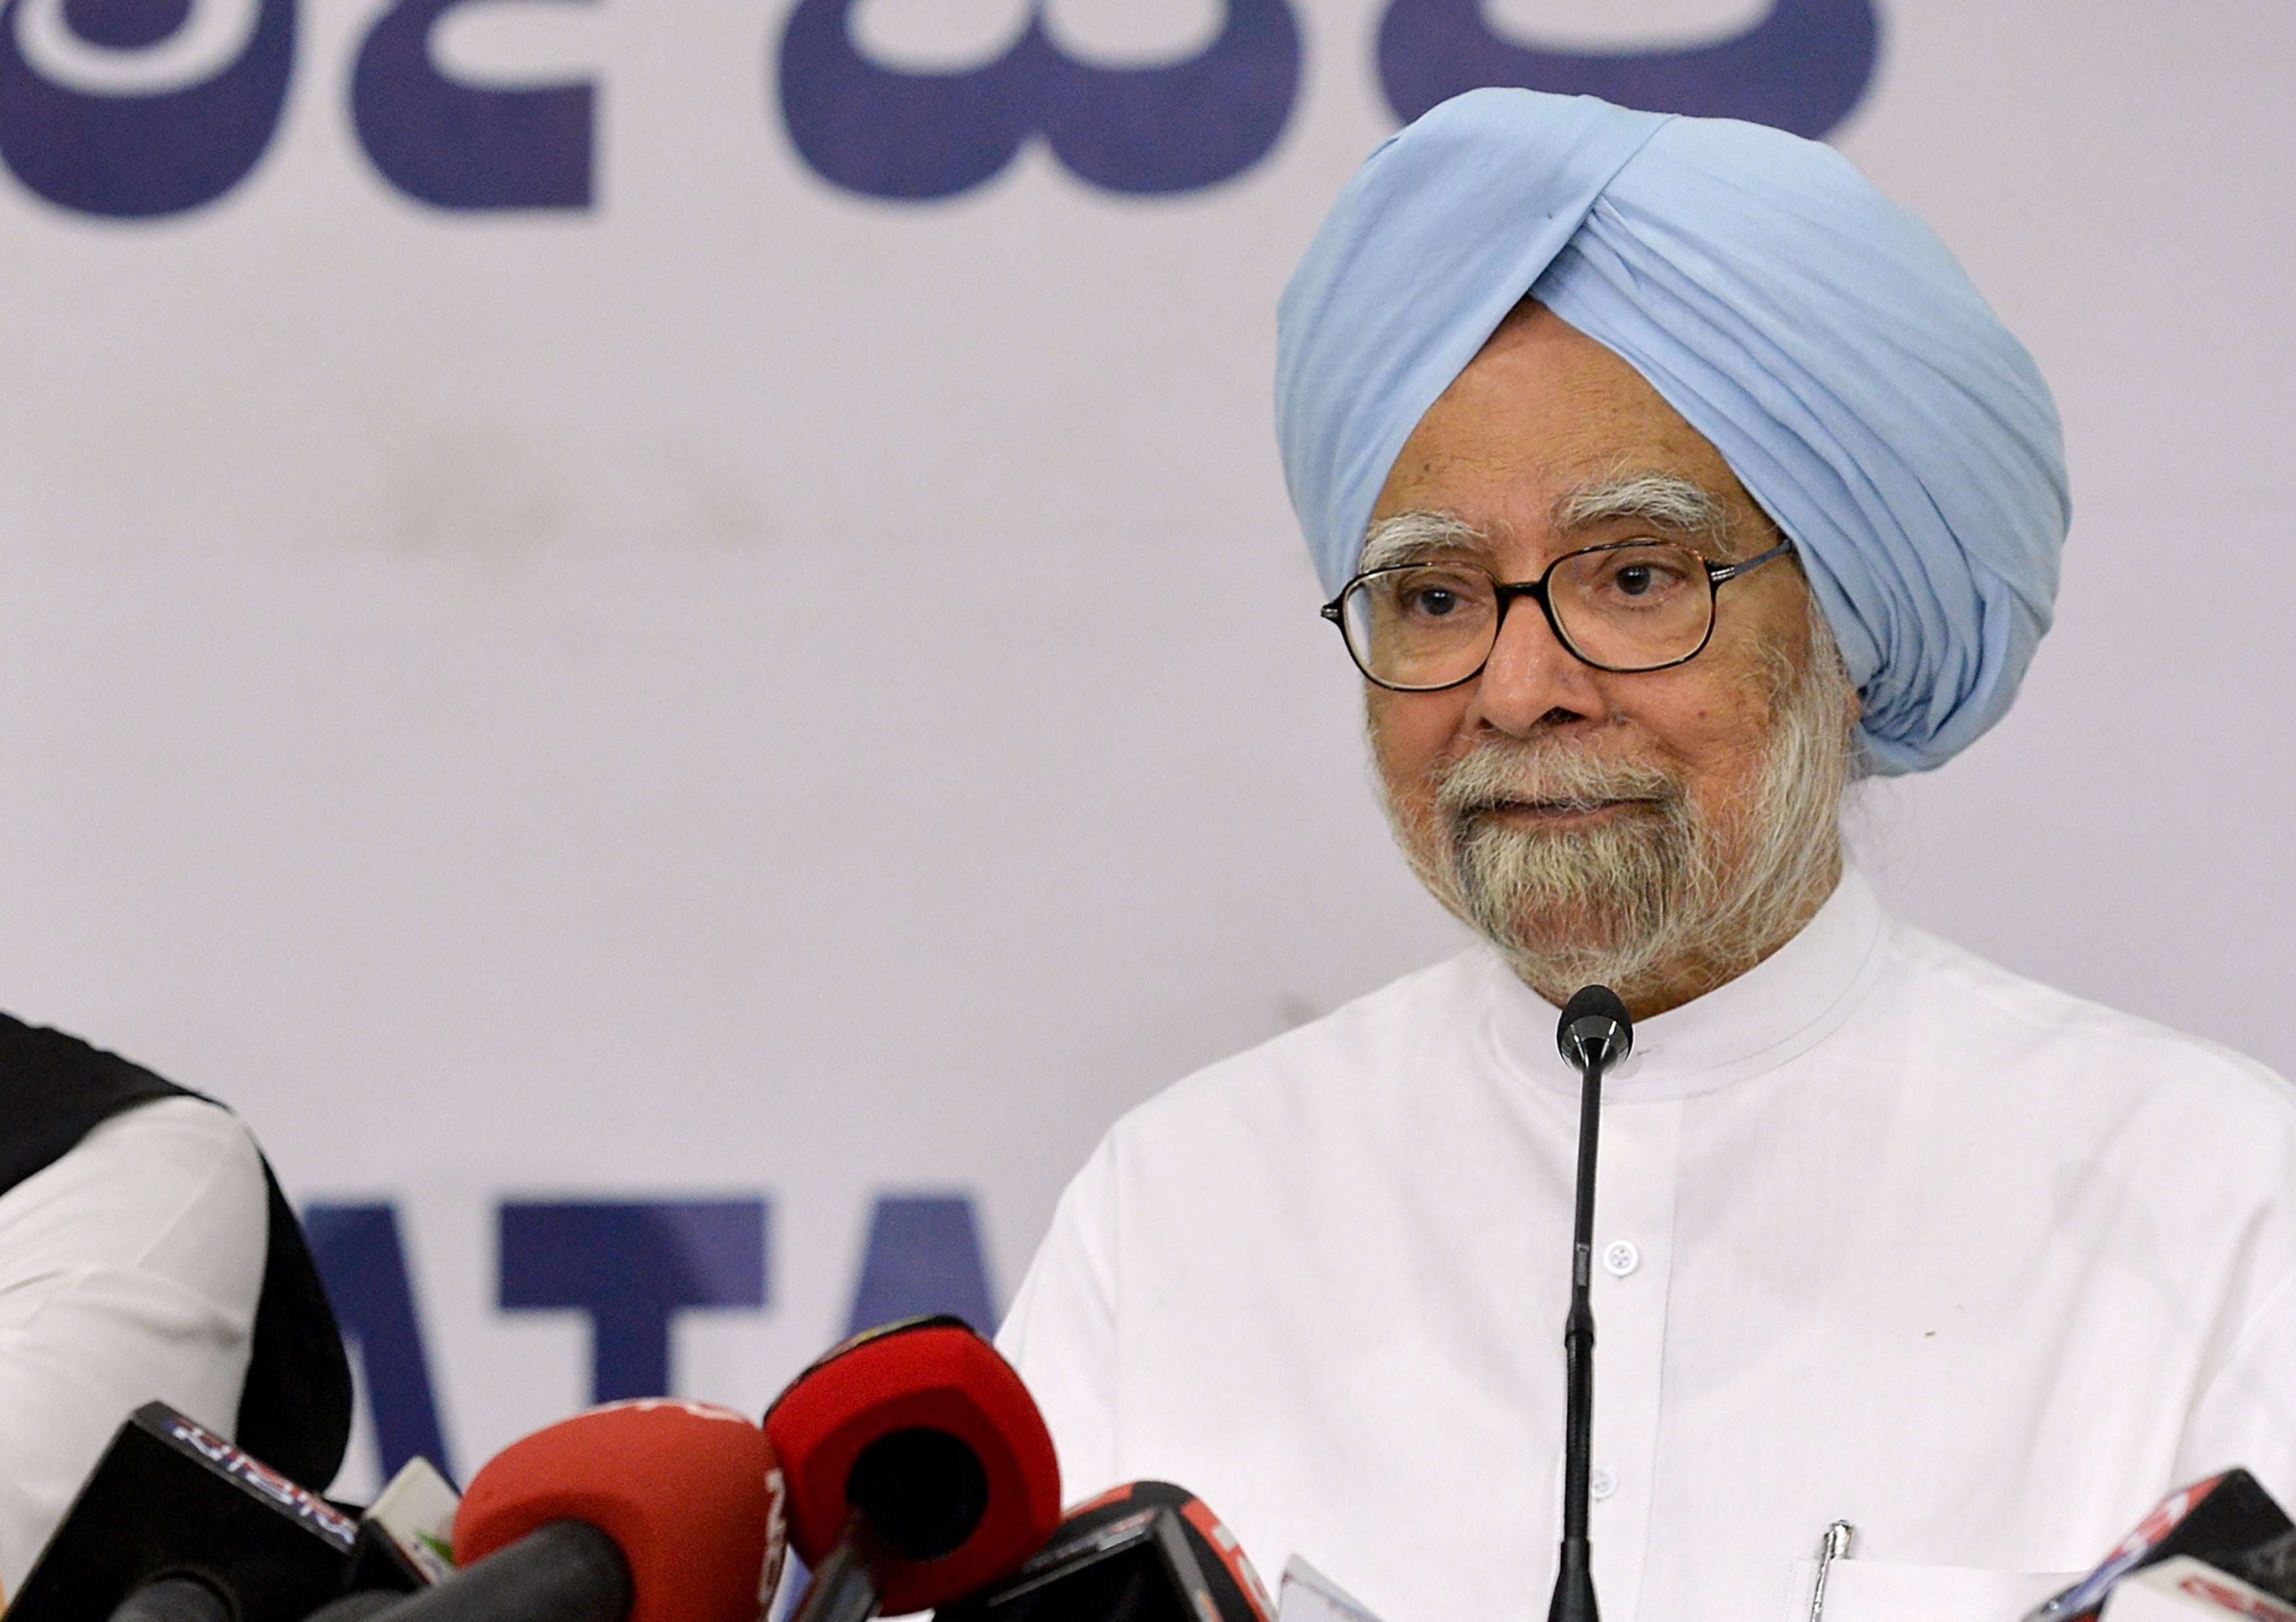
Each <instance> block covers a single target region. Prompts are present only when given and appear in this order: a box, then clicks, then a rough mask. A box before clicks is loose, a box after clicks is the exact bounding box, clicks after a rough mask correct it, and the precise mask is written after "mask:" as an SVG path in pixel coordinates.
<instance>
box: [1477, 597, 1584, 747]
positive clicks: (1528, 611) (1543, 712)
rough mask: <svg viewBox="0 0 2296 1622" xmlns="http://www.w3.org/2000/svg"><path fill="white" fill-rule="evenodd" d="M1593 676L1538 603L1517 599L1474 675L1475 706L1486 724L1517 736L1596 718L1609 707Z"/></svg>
mask: <svg viewBox="0 0 2296 1622" xmlns="http://www.w3.org/2000/svg"><path fill="white" fill-rule="evenodd" d="M1595 675H1596V673H1595V668H1594V667H1592V666H1591V665H1588V664H1587V663H1585V662H1584V661H1583V660H1581V659H1579V657H1578V656H1577V655H1576V654H1574V653H1572V652H1571V651H1570V649H1568V648H1566V647H1564V646H1563V645H1562V642H1561V641H1560V640H1559V639H1557V637H1556V636H1555V635H1554V627H1553V626H1552V625H1550V624H1549V623H1548V622H1547V618H1546V611H1545V610H1542V609H1541V608H1540V607H1539V605H1538V603H1537V602H1534V601H1532V600H1531V599H1530V598H1529V597H1516V598H1514V599H1513V601H1511V602H1509V603H1508V604H1507V605H1506V613H1505V618H1502V619H1501V620H1500V622H1499V635H1498V641H1497V643H1494V644H1493V646H1492V648H1491V657H1490V659H1489V661H1488V663H1487V664H1485V665H1484V666H1483V673H1482V675H1481V676H1478V677H1477V678H1476V683H1475V709H1476V711H1477V713H1478V715H1479V716H1480V718H1481V719H1482V720H1483V721H1484V722H1485V723H1486V724H1488V725H1490V726H1492V727H1494V728H1496V729H1497V731H1500V732H1503V733H1510V734H1512V735H1515V736H1527V735H1528V734H1529V733H1531V732H1532V731H1533V730H1535V729H1537V728H1538V727H1539V726H1540V725H1552V724H1553V723H1554V722H1555V721H1557V720H1562V719H1564V718H1579V719H1585V720H1593V721H1599V720H1602V719H1604V718H1605V717H1607V714H1608V708H1609V707H1608V705H1607V703H1606V701H1605V700H1604V699H1603V690H1602V686H1601V684H1600V683H1599V682H1597V680H1596V679H1595Z"/></svg>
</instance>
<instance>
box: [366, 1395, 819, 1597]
mask: <svg viewBox="0 0 2296 1622" xmlns="http://www.w3.org/2000/svg"><path fill="white" fill-rule="evenodd" d="M781 1502H782V1479H781V1470H780V1469H779V1468H778V1466H777V1465H776V1464H775V1460H774V1452H773V1448H772V1446H771V1445H770V1444H768V1443H767V1440H766V1434H765V1432H764V1431H762V1430H760V1429H758V1427H757V1426H755V1425H753V1424H751V1423H750V1421H749V1419H748V1418H747V1417H746V1416H745V1415H742V1414H740V1413H735V1412H734V1410H732V1409H731V1408H719V1407H715V1406H712V1405H709V1404H706V1403H691V1402H680V1401H676V1400H674V1399H671V1398H667V1397H644V1398H640V1399H638V1400H636V1401H633V1402H622V1403H611V1404H608V1405H606V1406H604V1407H603V1408H593V1409H591V1410H590V1411H589V1412H588V1413H578V1414H576V1415H575V1416H574V1417H573V1418H571V1419H569V1420H562V1421H559V1422H558V1423H557V1424H555V1425H552V1426H550V1427H548V1428H547V1429H543V1430H537V1431H536V1432H535V1433H534V1434H533V1435H532V1436H529V1437H528V1438H525V1439H524V1440H522V1441H517V1442H513V1443H512V1444H511V1445H510V1446H508V1447H505V1448H504V1449H503V1450H502V1452H500V1453H498V1454H496V1455H495V1456H494V1457H493V1458H492V1459H491V1460H489V1461H488V1463H487V1466H486V1468H485V1469H483V1470H480V1471H479V1473H478V1475H477V1476H476V1477H474V1478H473V1479H471V1488H470V1491H469V1492H467V1493H465V1494H463V1501H462V1504H461V1506H460V1507H459V1508H457V1509H456V1511H455V1546H454V1554H455V1562H456V1564H457V1567H458V1569H456V1570H455V1572H454V1573H453V1574H452V1575H451V1576H449V1577H446V1578H444V1579H443V1580H441V1581H440V1582H439V1584H438V1585H437V1586H435V1587H430V1588H425V1589H422V1590H421V1591H420V1592H418V1593H414V1594H411V1595H408V1596H406V1598H403V1599H400V1600H398V1602H396V1603H393V1604H388V1605H384V1606H381V1607H380V1608H377V1609H368V1607H369V1605H370V1604H371V1603H372V1602H368V1601H366V1600H365V1597H364V1596H360V1595H347V1596H345V1597H344V1599H342V1600H341V1601H339V1602H337V1607H338V1608H331V1610H330V1613H329V1616H330V1622H335V1619H336V1618H341V1619H342V1622H350V1619H351V1618H357V1617H372V1618H373V1619H374V1622H757V1618H758V1613H759V1610H760V1609H761V1608H762V1607H763V1606H764V1604H765V1602H766V1601H767V1599H768V1598H770V1597H771V1595H772V1593H773V1590H774V1587H775V1584H776V1583H777V1582H778V1581H779V1580H780V1577H781V1558H782V1536H781ZM354 1601H357V1602H358V1603H357V1604H354V1603H353V1602H354Z"/></svg>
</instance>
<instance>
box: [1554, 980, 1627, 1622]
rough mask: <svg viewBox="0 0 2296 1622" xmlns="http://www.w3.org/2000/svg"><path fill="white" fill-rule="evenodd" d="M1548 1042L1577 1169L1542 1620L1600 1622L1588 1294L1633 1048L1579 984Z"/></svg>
mask: <svg viewBox="0 0 2296 1622" xmlns="http://www.w3.org/2000/svg"><path fill="white" fill-rule="evenodd" d="M1554 1044H1555V1046H1556V1047H1557V1048H1558V1049H1559V1050H1560V1051H1561V1053H1562V1062H1563V1063H1565V1064H1567V1065H1569V1066H1570V1068H1571V1069H1574V1070H1577V1071H1578V1072H1579V1172H1578V1185H1577V1208H1576V1209H1575V1211H1574V1212H1573V1214H1572V1217H1571V1224H1570V1316H1568V1317H1567V1318H1565V1319H1564V1320H1563V1323H1562V1366H1563V1376H1564V1383H1565V1386H1566V1391H1565V1395H1564V1408H1563V1422H1562V1560H1561V1561H1560V1562H1559V1564H1558V1566H1557V1568H1556V1570H1555V1573H1554V1598H1553V1599H1552V1600H1550V1601H1549V1602H1547V1607H1546V1622H1598V1618H1599V1617H1600V1614H1601V1613H1600V1612H1599V1611H1598V1610H1596V1608H1595V1566H1594V1552H1593V1549H1592V1548H1591V1546H1590V1545H1589V1544H1588V1542H1587V1482H1588V1472H1589V1470H1591V1468H1592V1458H1593V1450H1594V1438H1595V1309H1594V1307H1593V1305H1592V1304H1591V1303H1590V1302H1589V1300H1588V1299H1587V1290H1588V1288H1589V1286H1590V1285H1591V1284H1592V1282H1593V1280H1594V1275H1595V1136H1596V1133H1597V1131H1598V1130H1599V1128H1600V1126H1601V1125H1602V1119H1603V1071H1604V1070H1605V1069H1608V1068H1609V1067H1610V1066H1611V1065H1613V1064H1616V1063H1617V1062H1619V1061H1620V1060H1622V1059H1624V1058H1625V1057H1626V1056H1627V1054H1628V1052H1629V1051H1630V1050H1631V1049H1632V1048H1633V1047H1634V1044H1635V1026H1634V1021H1633V1020H1631V1019H1629V1018H1628V1014H1627V1005H1626V1004H1624V1003H1621V1002H1620V1001H1619V996H1618V994H1617V993H1616V992H1614V991H1612V990H1611V988H1610V987H1608V986H1587V987H1582V988H1581V989H1580V990H1579V993H1578V994H1577V995H1574V996H1573V997H1572V998H1571V999H1570V1001H1569V1002H1568V1003H1565V1004H1563V1005H1562V1020H1560V1021H1559V1022H1558V1023H1557V1024H1556V1026H1555V1029H1554Z"/></svg>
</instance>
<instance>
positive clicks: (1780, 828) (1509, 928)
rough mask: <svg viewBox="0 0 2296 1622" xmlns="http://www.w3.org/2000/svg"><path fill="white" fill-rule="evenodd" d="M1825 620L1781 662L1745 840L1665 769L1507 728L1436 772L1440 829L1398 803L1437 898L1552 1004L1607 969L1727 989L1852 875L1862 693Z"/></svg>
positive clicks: (1403, 828) (1660, 981) (1629, 981)
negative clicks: (1853, 785) (1553, 808)
mask: <svg viewBox="0 0 2296 1622" xmlns="http://www.w3.org/2000/svg"><path fill="white" fill-rule="evenodd" d="M1812 620H1813V625H1812V633H1813V641H1812V645H1811V649H1810V657H1809V659H1808V661H1807V663H1806V664H1805V666H1804V668H1803V669H1802V671H1801V672H1800V675H1799V676H1792V675H1790V674H1789V673H1788V672H1786V671H1785V670H1784V669H1783V668H1781V669H1780V670H1779V672H1778V677H1779V680H1778V686H1779V687H1780V688H1781V689H1782V691H1781V692H1780V694H1779V696H1778V698H1777V699H1776V700H1775V702H1774V707H1773V714H1772V720H1771V730H1770V736H1769V739H1768V744H1767V750H1766V753H1765V757H1764V758H1763V760H1762V763H1761V766H1760V768H1759V772H1758V774H1757V775H1756V778H1755V780H1754V782H1753V783H1752V785H1751V788H1750V790H1749V791H1748V794H1747V798H1748V799H1750V800H1751V804H1750V805H1749V806H1747V807H1745V811H1746V815H1744V816H1743V818H1742V819H1739V820H1740V821H1741V822H1742V823H1743V827H1744V830H1745V831H1744V833H1743V835H1742V836H1741V837H1740V839H1739V840H1736V841H1733V840H1731V839H1729V838H1728V837H1727V836H1726V834H1725V832H1724V831H1723V830H1722V829H1721V828H1720V827H1718V825H1717V824H1716V823H1715V822H1714V821H1713V820H1712V819H1711V818H1710V817H1709V816H1708V815H1707V814H1706V813H1705V811H1704V810H1703V809H1702V807H1700V806H1699V805H1698V804H1697V802H1696V801H1694V800H1693V799H1692V798H1691V797H1690V795H1689V793H1688V792H1687V791H1686V790H1685V788H1684V787H1683V785H1682V784H1681V783H1680V782H1677V780H1676V779H1675V778H1674V777H1672V776H1671V775H1669V774H1668V773H1667V772H1666V771H1664V770H1662V769H1661V768H1660V767H1658V766H1649V765H1642V764H1637V763H1632V762H1610V761H1603V760H1601V759H1598V758H1595V757H1592V756H1590V755H1588V754H1587V753H1585V752H1584V751H1583V750H1579V749H1576V748H1572V747H1569V746H1563V745H1559V744H1556V743H1554V742H1544V743H1542V742H1537V741H1529V742H1512V741H1510V742H1492V743H1486V744H1484V745H1481V746H1480V747H1479V748H1477V749H1475V750H1472V751H1471V752H1470V753H1468V754H1467V755H1465V756H1464V757H1462V758H1460V759H1458V760H1457V761H1455V762H1454V763H1452V764H1451V765H1450V766H1447V767H1445V768H1443V769H1442V770H1441V771H1440V772H1439V774H1437V775H1436V778H1435V790H1436V793H1435V808H1434V817H1433V819H1432V820H1433V822H1434V823H1435V825H1434V826H1433V827H1431V828H1430V827H1426V826H1424V825H1423V823H1424V820H1425V819H1419V818H1406V816H1405V815H1401V814H1400V813H1399V812H1398V807H1396V806H1395V805H1394V803H1393V802H1392V800H1391V799H1390V804H1389V807H1388V812H1389V818H1390V823H1391V824H1392V826H1393V827H1394V829H1395V832H1396V837H1397V840H1398V842H1399V843H1400V844H1402V846H1403V848H1404V850H1405V853H1406V855H1407V856H1410V858H1411V861H1412V865H1413V866H1414V867H1415V869H1416V870H1417V871H1418V872H1419V875H1420V877H1421V879H1422V880H1423V881H1425V882H1426V883H1427V885H1428V887H1429V888H1430V889H1432V890H1433V891H1434V893H1435V895H1436V897H1438V898H1439V900H1441V901H1442V902H1443V903H1444V904H1445V905H1447V906H1448V907H1450V908H1451V910H1452V911H1453V912H1455V913H1457V914H1458V915H1459V917H1460V918H1461V919H1462V920H1463V921H1464V922H1466V923H1467V924H1469V925H1470V926H1471V927H1472V928H1473V929H1474V930H1476V932H1477V933H1479V934H1480V935H1481V936H1483V938H1485V939H1487V940H1488V941H1489V942H1490V943H1491V944H1492V945H1493V946H1496V947H1497V949H1498V950H1499V952H1500V953H1501V954H1503V955H1504V956H1505V958H1506V960H1507V962H1508V963H1509V965H1510V966H1511V967H1513V970H1514V971H1515V973H1516V974H1517V975H1518V976H1520V977H1521V979H1522V980H1523V981H1524V982H1525V983H1526V984H1528V985H1529V986H1531V987H1534V988H1536V989H1538V990H1539V991H1541V992H1543V993H1545V994H1546V995H1548V996H1549V997H1551V998H1554V999H1555V1000H1560V999H1561V998H1562V997H1566V996H1568V995H1570V993H1571V992H1572V991H1574V990H1576V989H1577V988H1578V987H1580V986H1584V985H1589V984H1597V983H1599V984H1602V985H1606V986H1609V987H1611V989H1613V990H1614V991H1617V992H1618V993H1619V994H1620V995H1621V996H1623V997H1626V998H1627V999H1628V1001H1629V1002H1633V1001H1635V1000H1636V993H1637V992H1638V991H1650V990H1654V989H1657V988H1659V987H1662V986H1664V985H1666V984H1669V983H1673V982H1677V981H1678V980H1679V979H1682V978H1683V977H1684V976H1685V974H1687V975H1689V976H1692V977H1694V978H1696V979H1701V980H1703V981H1705V982H1706V983H1708V984H1710V985H1719V984H1721V983H1723V982H1724V981H1726V980H1728V979H1733V978H1734V977H1735V976H1736V975H1739V974H1742V973H1743V972H1744V971H1746V970H1748V969H1750V968H1751V967H1753V965H1754V964H1755V963H1759V962H1760V961H1761V960H1762V958H1764V957H1765V956H1767V955H1768V954H1769V953H1771V952H1773V951H1775V949H1776V948H1777V947H1778V946H1782V945H1783V944H1784V942H1785V941H1786V940H1787V939H1789V938H1792V935H1793V933H1794V932H1795V931H1796V930H1799V929H1800V927H1801V925H1802V924H1803V923H1805V922H1808V917H1809V914H1810V913H1811V912H1813V911H1814V910H1815V909H1816V906H1817V905H1818V904H1819V903H1820V902H1821V901H1823V899H1824V897H1825V893H1826V892H1827V891H1828V890H1829V889H1831V887H1832V884H1833V880H1834V879H1835V877H1836V875H1837V874H1838V873H1839V871H1840V864H1841V824H1840V812H1841V799H1842V795H1843V793H1844V792H1845V791H1846V790H1847V788H1848V786H1849V781H1850V779H1851V777H1852V775H1853V774H1854V770H1853V768H1854V766H1855V765H1856V761H1857V747H1856V743H1855V741H1854V738H1853V735H1852V733H1851V731H1850V727H1849V717H1851V716H1853V715H1854V714H1855V710H1854V709H1853V708H1852V704H1853V701H1854V698H1853V695H1851V694H1850V692H1849V676H1848V675H1847V673H1846V672H1845V671H1844V670H1843V669H1842V667H1841V655H1840V653H1839V651H1837V650H1836V649H1835V646H1834V643H1833V636H1832V635H1831V633H1830V632H1828V631H1826V630H1825V627H1824V625H1823V623H1822V622H1820V621H1817V619H1816V614H1815V613H1813V614H1812ZM1620 799H1627V800H1635V801H1638V802H1640V804H1639V805H1637V806H1636V807H1635V808H1634V809H1632V810H1630V811H1629V812H1628V813H1626V814H1624V815H1613V816H1612V817H1611V818H1609V819H1608V820H1606V821H1605V822H1603V823H1601V824H1599V825H1596V826H1594V827H1586V828H1570V829H1540V828H1527V827H1524V826H1522V825H1521V824H1520V823H1510V822H1506V821H1504V820H1502V819H1500V818H1498V817H1496V816H1493V815H1489V814H1488V813H1489V812H1490V809H1491V808H1492V807H1495V806H1497V805H1501V804H1504V803H1506V802H1509V801H1513V802H1518V803H1519V802H1522V801H1543V802H1549V803H1552V802H1557V801H1562V802H1568V801H1573V800H1577V801H1582V802H1585V803H1587V804H1590V805H1591V804H1598V803H1603V802H1608V801H1614V800H1620ZM1734 843H1736V844H1741V845H1743V846H1744V848H1743V849H1736V848H1732V847H1733V845H1734ZM1693 995H1694V994H1693Z"/></svg>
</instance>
